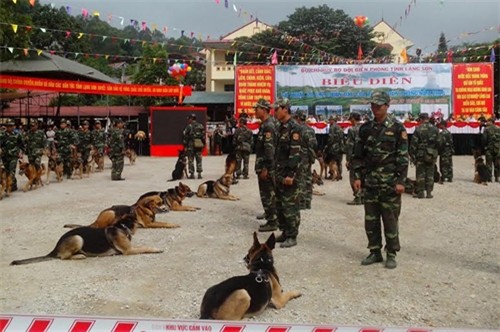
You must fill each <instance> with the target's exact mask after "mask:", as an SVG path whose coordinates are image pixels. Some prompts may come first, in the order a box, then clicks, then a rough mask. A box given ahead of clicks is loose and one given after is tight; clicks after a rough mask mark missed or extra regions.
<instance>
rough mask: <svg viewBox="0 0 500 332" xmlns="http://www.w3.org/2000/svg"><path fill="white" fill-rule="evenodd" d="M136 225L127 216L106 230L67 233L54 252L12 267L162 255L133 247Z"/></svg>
mask: <svg viewBox="0 0 500 332" xmlns="http://www.w3.org/2000/svg"><path fill="white" fill-rule="evenodd" d="M136 227H137V224H136V222H135V216H133V215H125V216H123V217H122V218H121V219H120V220H118V221H117V222H116V223H115V224H113V225H112V226H109V227H106V228H94V227H89V226H85V227H78V228H75V229H72V230H70V231H69V232H67V233H65V234H64V235H63V236H61V238H60V239H59V241H58V242H57V244H56V247H55V248H54V250H52V251H51V252H50V253H48V254H47V255H45V256H40V257H33V258H28V259H22V260H17V261H13V262H12V263H10V264H11V265H21V264H29V263H35V262H42V261H46V260H50V259H55V258H60V259H84V258H87V257H97V256H112V255H119V254H122V255H137V254H153V253H161V252H163V251H162V250H160V249H156V248H150V247H133V246H132V242H131V241H132V235H133V234H134V233H135V229H136Z"/></svg>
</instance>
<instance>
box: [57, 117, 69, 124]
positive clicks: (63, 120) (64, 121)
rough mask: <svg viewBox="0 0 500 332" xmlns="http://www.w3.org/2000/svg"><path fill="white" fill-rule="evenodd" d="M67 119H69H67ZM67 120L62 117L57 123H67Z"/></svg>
mask: <svg viewBox="0 0 500 332" xmlns="http://www.w3.org/2000/svg"><path fill="white" fill-rule="evenodd" d="M68 121H69V120H68ZM68 121H66V119H65V118H62V119H61V121H60V122H59V124H63V123H64V124H68Z"/></svg>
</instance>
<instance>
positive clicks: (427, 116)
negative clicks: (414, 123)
mask: <svg viewBox="0 0 500 332" xmlns="http://www.w3.org/2000/svg"><path fill="white" fill-rule="evenodd" d="M418 118H419V119H420V120H427V119H428V118H429V114H428V113H425V112H421V113H420V114H419V116H418Z"/></svg>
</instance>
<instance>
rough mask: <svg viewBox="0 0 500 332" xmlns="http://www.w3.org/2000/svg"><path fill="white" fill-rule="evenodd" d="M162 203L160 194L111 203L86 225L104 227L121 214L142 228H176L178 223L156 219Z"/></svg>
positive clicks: (111, 223) (109, 225) (116, 219)
mask: <svg viewBox="0 0 500 332" xmlns="http://www.w3.org/2000/svg"><path fill="white" fill-rule="evenodd" d="M162 204H163V200H162V199H161V197H160V196H158V195H154V196H147V197H144V198H141V199H139V200H137V202H136V203H135V204H133V205H113V206H112V207H110V208H107V209H105V210H102V211H101V213H99V215H98V216H97V219H96V220H95V221H94V222H93V223H92V224H90V225H89V226H88V227H91V228H106V227H111V226H113V225H114V224H116V223H117V222H118V221H119V220H120V219H121V218H122V217H123V216H125V215H128V214H130V215H132V216H133V217H134V220H135V222H136V223H137V224H138V226H139V227H143V228H177V227H180V226H179V225H176V224H172V223H169V222H161V221H156V220H155V217H156V210H157V209H158V207H159V206H161V205H162ZM64 227H67V228H75V227H81V225H75V224H66V225H64Z"/></svg>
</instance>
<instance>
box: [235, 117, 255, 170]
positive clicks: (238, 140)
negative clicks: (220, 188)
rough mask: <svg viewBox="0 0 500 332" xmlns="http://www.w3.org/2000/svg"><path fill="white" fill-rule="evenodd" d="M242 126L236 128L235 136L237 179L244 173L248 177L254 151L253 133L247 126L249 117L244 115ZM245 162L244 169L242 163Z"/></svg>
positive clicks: (240, 121) (241, 119)
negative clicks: (251, 155)
mask: <svg viewBox="0 0 500 332" xmlns="http://www.w3.org/2000/svg"><path fill="white" fill-rule="evenodd" d="M239 123H240V126H239V127H238V129H236V131H235V133H234V137H233V146H234V151H236V163H237V166H236V179H239V178H240V176H241V175H243V178H244V179H248V164H249V161H250V153H251V152H252V139H253V134H252V131H251V130H250V129H248V128H247V118H246V117H243V118H240V120H239ZM242 162H243V170H242V168H241V163H242Z"/></svg>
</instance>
